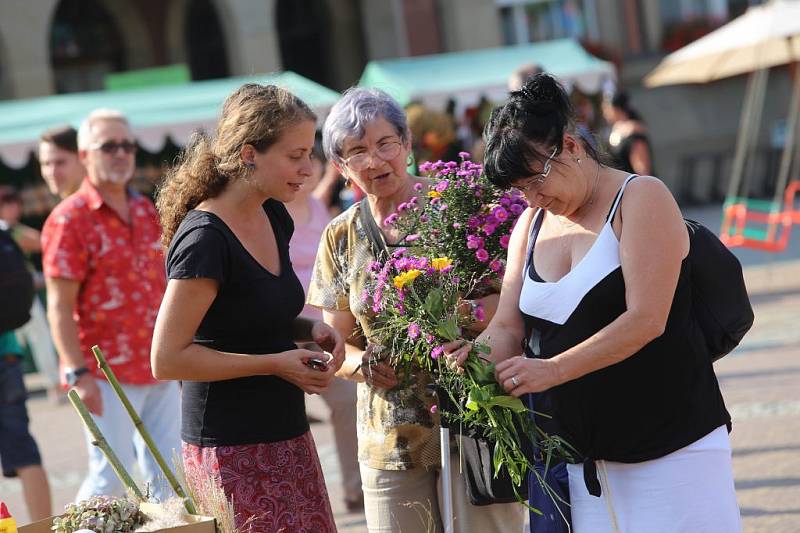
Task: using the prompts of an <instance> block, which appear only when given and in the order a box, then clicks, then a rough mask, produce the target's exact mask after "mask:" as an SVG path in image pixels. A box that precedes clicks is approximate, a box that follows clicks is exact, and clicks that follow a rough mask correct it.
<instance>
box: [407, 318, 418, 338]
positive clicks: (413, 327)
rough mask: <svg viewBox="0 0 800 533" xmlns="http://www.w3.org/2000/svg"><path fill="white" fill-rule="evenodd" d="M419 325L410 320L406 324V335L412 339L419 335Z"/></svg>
mask: <svg viewBox="0 0 800 533" xmlns="http://www.w3.org/2000/svg"><path fill="white" fill-rule="evenodd" d="M419 333H420V331H419V325H418V324H417V323H416V322H412V323H411V324H409V325H408V336H409V337H410V338H411V339H412V340H414V339H416V338H417V337H419Z"/></svg>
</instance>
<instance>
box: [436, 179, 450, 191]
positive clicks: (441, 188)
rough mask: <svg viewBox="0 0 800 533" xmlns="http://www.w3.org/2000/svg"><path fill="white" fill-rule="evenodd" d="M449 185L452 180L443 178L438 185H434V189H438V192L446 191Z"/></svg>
mask: <svg viewBox="0 0 800 533" xmlns="http://www.w3.org/2000/svg"><path fill="white" fill-rule="evenodd" d="M449 186H450V182H449V181H448V180H442V181H440V182H439V183H437V184H436V187H434V189H436V192H444V191H446V190H447V188H448V187H449Z"/></svg>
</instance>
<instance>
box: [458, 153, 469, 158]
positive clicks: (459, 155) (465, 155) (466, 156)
mask: <svg viewBox="0 0 800 533" xmlns="http://www.w3.org/2000/svg"><path fill="white" fill-rule="evenodd" d="M458 157H460V158H461V159H469V152H458Z"/></svg>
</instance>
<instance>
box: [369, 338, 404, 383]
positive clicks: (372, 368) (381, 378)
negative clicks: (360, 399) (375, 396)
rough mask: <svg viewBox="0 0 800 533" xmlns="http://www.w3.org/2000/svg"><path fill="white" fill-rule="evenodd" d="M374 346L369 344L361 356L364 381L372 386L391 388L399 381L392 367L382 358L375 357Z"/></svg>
mask: <svg viewBox="0 0 800 533" xmlns="http://www.w3.org/2000/svg"><path fill="white" fill-rule="evenodd" d="M376 348H377V347H376V346H375V345H374V344H370V345H369V346H367V349H366V350H365V351H364V355H363V356H362V358H361V375H362V376H364V381H365V382H366V383H367V384H368V385H370V386H372V387H378V388H382V389H391V388H393V387H396V386H397V384H398V383H399V381H398V379H397V375H396V374H395V372H394V368H392V366H391V365H390V364H389V363H387V362H386V361H384V360H383V359H377V358H375V353H374V352H375V350H376Z"/></svg>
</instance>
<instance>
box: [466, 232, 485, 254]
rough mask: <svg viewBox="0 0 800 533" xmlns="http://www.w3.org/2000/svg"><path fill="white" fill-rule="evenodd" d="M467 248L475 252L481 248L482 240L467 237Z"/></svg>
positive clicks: (476, 237) (474, 236)
mask: <svg viewBox="0 0 800 533" xmlns="http://www.w3.org/2000/svg"><path fill="white" fill-rule="evenodd" d="M467 248H469V249H470V250H477V249H478V248H483V239H482V238H480V237H478V236H477V235H472V234H470V235H467Z"/></svg>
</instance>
